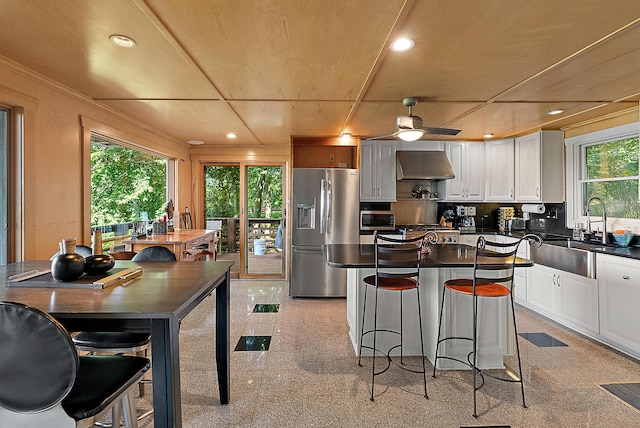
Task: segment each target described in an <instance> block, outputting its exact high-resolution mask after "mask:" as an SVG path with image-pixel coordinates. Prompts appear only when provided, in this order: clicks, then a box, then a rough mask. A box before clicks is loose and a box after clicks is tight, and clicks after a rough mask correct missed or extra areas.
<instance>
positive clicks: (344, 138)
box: [340, 132, 351, 140]
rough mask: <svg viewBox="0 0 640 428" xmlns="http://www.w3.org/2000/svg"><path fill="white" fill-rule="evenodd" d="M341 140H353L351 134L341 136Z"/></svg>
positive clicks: (346, 133)
mask: <svg viewBox="0 0 640 428" xmlns="http://www.w3.org/2000/svg"><path fill="white" fill-rule="evenodd" d="M340 138H341V139H343V140H350V139H351V134H349V133H348V132H345V133H344V134H342V135H341V136H340Z"/></svg>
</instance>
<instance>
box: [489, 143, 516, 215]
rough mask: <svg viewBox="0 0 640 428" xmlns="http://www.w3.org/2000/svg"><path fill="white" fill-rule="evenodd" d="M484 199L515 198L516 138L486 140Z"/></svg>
mask: <svg viewBox="0 0 640 428" xmlns="http://www.w3.org/2000/svg"><path fill="white" fill-rule="evenodd" d="M484 150H485V186H484V200H485V201H487V202H513V200H514V185H515V183H514V179H515V178H514V177H515V162H514V161H515V159H514V139H513V138H507V139H504V140H494V141H486V142H485V143H484Z"/></svg>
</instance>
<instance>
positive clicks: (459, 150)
mask: <svg viewBox="0 0 640 428" xmlns="http://www.w3.org/2000/svg"><path fill="white" fill-rule="evenodd" d="M445 152H446V154H447V157H448V158H449V162H451V167H452V168H453V172H454V174H455V175H456V177H455V178H453V179H451V180H443V181H442V182H441V183H443V184H442V185H441V189H444V190H441V193H443V196H444V199H445V200H446V201H464V202H468V201H482V200H484V180H485V165H484V162H485V152H484V143H482V142H463V141H456V142H451V143H446V144H445Z"/></svg>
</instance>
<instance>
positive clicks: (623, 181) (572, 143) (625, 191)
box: [566, 124, 640, 227]
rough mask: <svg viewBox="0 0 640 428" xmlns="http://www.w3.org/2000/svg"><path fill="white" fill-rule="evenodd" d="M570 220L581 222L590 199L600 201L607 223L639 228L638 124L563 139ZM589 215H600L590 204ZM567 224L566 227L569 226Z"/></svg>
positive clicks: (596, 207)
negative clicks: (565, 149)
mask: <svg viewBox="0 0 640 428" xmlns="http://www.w3.org/2000/svg"><path fill="white" fill-rule="evenodd" d="M566 143H567V161H568V162H567V184H568V195H567V196H568V198H567V199H568V204H569V205H570V208H571V209H570V213H571V214H573V215H572V216H570V217H572V218H570V220H573V221H574V222H582V221H583V220H584V215H585V211H586V204H587V201H589V199H590V198H592V197H594V196H597V197H600V198H602V200H603V201H604V203H605V207H606V214H607V217H608V219H609V223H613V224H614V225H616V227H622V226H636V227H640V204H639V202H638V201H639V195H640V193H639V192H640V182H639V178H640V177H639V169H638V159H639V154H640V144H639V142H638V124H632V125H625V126H621V127H616V128H612V129H608V130H604V131H599V132H595V133H592V134H586V135H582V136H580V137H574V138H570V139H567V141H566ZM590 209H591V210H590V214H591V215H592V216H600V215H601V214H602V210H601V205H600V204H597V203H593V204H592V205H591V207H590ZM572 226H573V225H572V224H569V227H572Z"/></svg>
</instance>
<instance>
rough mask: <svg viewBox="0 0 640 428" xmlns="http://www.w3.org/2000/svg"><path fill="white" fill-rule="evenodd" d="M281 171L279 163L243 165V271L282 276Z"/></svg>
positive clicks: (249, 273)
mask: <svg viewBox="0 0 640 428" xmlns="http://www.w3.org/2000/svg"><path fill="white" fill-rule="evenodd" d="M282 172H283V167H282V166H273V165H246V166H245V167H244V174H243V176H244V190H245V195H246V198H245V199H244V201H245V204H244V206H245V209H244V210H243V212H245V213H247V215H246V216H244V219H243V221H244V230H245V231H246V233H245V234H244V237H243V238H244V255H245V257H244V262H245V264H244V273H245V274H248V275H260V276H267V275H268V276H272V275H273V276H284V260H285V258H284V255H285V252H284V236H285V233H284V226H285V225H284V220H283V219H284V211H283V202H282V201H283V198H282V196H283V180H282V176H283V174H282Z"/></svg>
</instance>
